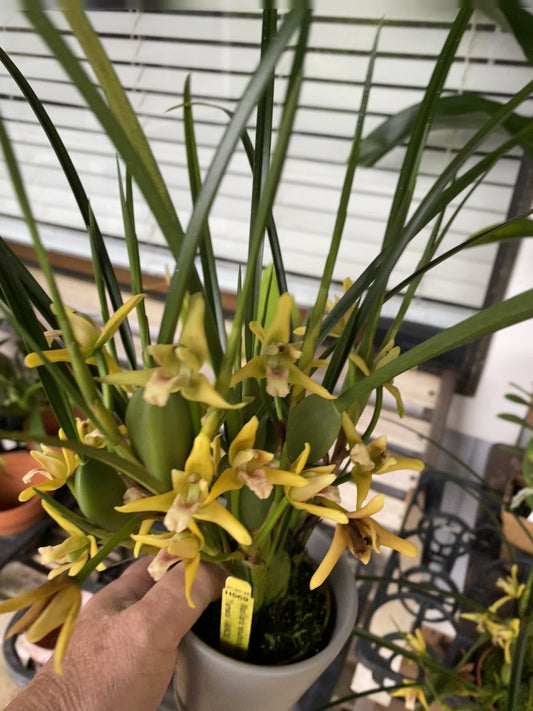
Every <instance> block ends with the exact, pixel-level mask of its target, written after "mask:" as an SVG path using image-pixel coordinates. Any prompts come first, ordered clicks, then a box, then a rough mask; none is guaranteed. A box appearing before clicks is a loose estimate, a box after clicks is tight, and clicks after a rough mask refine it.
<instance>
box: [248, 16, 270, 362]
mask: <svg viewBox="0 0 533 711" xmlns="http://www.w3.org/2000/svg"><path fill="white" fill-rule="evenodd" d="M276 24H277V10H275V9H271V8H269V9H265V10H264V11H263V25H262V32H261V56H263V55H264V54H265V52H266V51H267V50H268V46H269V44H270V42H271V41H272V38H273V37H274V35H275V34H276ZM273 109H274V72H272V74H271V77H270V81H269V82H268V84H267V85H266V87H265V91H264V93H263V96H262V97H261V99H260V100H259V102H258V104H257V120H256V129H255V149H254V162H253V166H252V199H251V204H250V228H249V236H250V239H251V236H252V234H253V231H254V225H255V220H256V216H257V208H258V205H259V201H260V200H261V193H262V191H263V188H264V184H265V181H266V176H267V173H268V167H269V164H270V151H271V139H272V113H273ZM250 247H251V245H249V246H248V250H249V251H248V262H249V257H250ZM263 249H264V240H263V239H262V240H261V251H260V254H259V256H258V258H257V259H256V260H255V264H254V266H253V269H254V274H253V282H252V286H251V288H250V298H249V299H248V300H247V303H246V310H245V320H246V322H247V323H249V322H250V321H256V320H257V318H258V304H259V291H260V287H261V272H262V268H263ZM258 346H259V341H258V339H257V337H256V336H255V335H254V334H253V333H252V331H250V330H248V329H246V330H245V332H244V352H245V356H246V358H247V360H250V359H251V358H252V357H253V356H254V355H256V352H257V350H258Z"/></svg>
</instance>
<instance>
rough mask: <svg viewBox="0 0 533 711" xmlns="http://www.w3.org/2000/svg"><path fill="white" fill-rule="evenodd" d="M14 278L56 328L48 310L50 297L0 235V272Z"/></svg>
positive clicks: (54, 318)
mask: <svg viewBox="0 0 533 711" xmlns="http://www.w3.org/2000/svg"><path fill="white" fill-rule="evenodd" d="M4 273H5V274H7V275H9V276H10V278H11V279H16V280H17V282H18V283H19V284H20V285H21V286H22V287H23V289H24V292H25V294H26V297H27V298H29V300H30V301H31V303H32V304H33V306H35V308H36V309H37V311H38V312H39V313H40V314H41V316H43V318H44V319H45V321H46V323H47V324H48V325H49V326H51V327H52V328H58V326H57V320H56V317H55V316H54V314H53V313H52V311H51V310H50V303H51V302H50V297H49V296H48V294H47V293H46V292H45V290H44V289H43V288H42V286H41V285H40V284H39V282H38V281H37V280H36V279H35V277H34V276H33V274H32V273H31V272H30V271H29V270H28V269H27V267H26V266H25V265H24V264H23V263H22V262H21V261H20V259H18V257H16V256H15V254H14V252H13V250H12V249H11V247H10V246H9V245H8V244H7V242H5V241H4V239H3V237H0V274H4Z"/></svg>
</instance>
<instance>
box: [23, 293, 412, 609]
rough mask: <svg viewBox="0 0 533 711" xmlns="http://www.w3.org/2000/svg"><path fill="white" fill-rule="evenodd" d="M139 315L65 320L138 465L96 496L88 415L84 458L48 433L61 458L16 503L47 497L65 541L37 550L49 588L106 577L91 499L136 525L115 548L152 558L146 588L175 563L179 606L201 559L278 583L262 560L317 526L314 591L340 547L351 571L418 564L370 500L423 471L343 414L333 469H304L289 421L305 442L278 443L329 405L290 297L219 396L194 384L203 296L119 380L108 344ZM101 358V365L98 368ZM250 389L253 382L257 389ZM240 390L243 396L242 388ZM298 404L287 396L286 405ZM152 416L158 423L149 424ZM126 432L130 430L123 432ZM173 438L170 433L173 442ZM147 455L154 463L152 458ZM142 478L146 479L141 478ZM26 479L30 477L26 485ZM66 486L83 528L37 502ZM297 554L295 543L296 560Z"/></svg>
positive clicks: (258, 329)
mask: <svg viewBox="0 0 533 711" xmlns="http://www.w3.org/2000/svg"><path fill="white" fill-rule="evenodd" d="M138 303H139V299H138V298H134V299H132V300H130V301H129V302H128V303H127V304H126V305H125V306H124V307H122V309H121V310H120V312H117V313H116V314H114V315H113V316H112V317H111V319H109V321H108V323H107V324H106V325H105V326H104V327H103V328H102V329H99V328H98V327H97V326H96V325H95V324H93V323H92V322H91V321H90V320H89V319H88V318H86V317H85V316H83V315H82V314H79V313H78V312H75V311H74V310H72V309H67V310H66V313H67V317H68V321H69V323H70V326H71V329H72V333H73V335H74V340H75V341H76V342H77V346H78V348H79V352H80V353H81V356H82V358H83V360H84V361H85V362H86V363H87V364H88V365H90V366H96V368H97V370H98V373H97V376H96V382H98V383H100V384H101V387H102V388H108V389H109V388H112V389H113V390H114V391H115V392H116V393H117V395H116V396H115V397H121V398H123V400H124V402H125V404H126V411H125V416H124V417H123V422H122V423H120V424H119V426H118V428H116V432H117V433H118V437H119V438H120V439H121V441H122V449H121V451H126V452H130V453H136V455H137V456H135V455H133V454H132V455H131V456H132V459H133V460H134V462H133V463H134V465H135V469H134V471H133V470H132V469H131V467H130V466H129V463H128V462H127V461H126V460H120V462H121V467H120V466H119V467H116V469H115V470H112V469H110V470H109V473H108V474H106V476H107V479H105V480H104V484H103V486H102V485H101V486H100V487H97V485H96V479H94V483H93V484H92V485H91V479H89V480H88V481H89V485H88V484H87V483H86V482H87V472H86V469H87V448H88V447H89V448H90V451H92V452H94V457H95V459H98V456H97V451H98V452H101V453H103V452H104V451H105V450H106V449H107V450H109V451H110V452H111V453H112V452H113V447H111V446H110V441H109V439H108V438H107V436H106V431H105V426H104V427H100V424H99V423H96V422H93V421H92V419H91V416H89V417H88V418H86V419H81V418H77V422H76V431H77V434H78V443H79V445H82V447H83V449H80V450H79V451H80V452H81V454H77V453H76V450H77V449H78V444H77V443H74V442H69V441H67V439H66V436H65V434H64V432H63V431H60V433H59V437H60V439H61V441H62V442H63V443H64V446H63V447H62V448H61V449H55V448H52V447H48V446H43V447H42V449H41V451H40V452H34V454H33V456H34V458H35V459H36V460H37V461H38V462H39V464H40V469H39V471H40V472H42V473H44V474H45V475H46V478H47V480H48V481H46V483H44V484H39V485H36V486H34V487H31V486H30V487H29V488H28V489H26V490H25V491H24V492H23V494H22V498H24V499H25V498H28V497H29V496H32V495H34V494H36V493H39V494H40V495H41V496H44V497H45V499H46V500H45V501H44V502H43V506H44V507H45V509H46V511H47V513H48V514H49V515H50V516H51V517H52V518H53V519H54V520H55V521H56V523H58V524H59V525H60V526H61V527H62V528H63V529H64V530H65V532H66V534H67V538H66V539H65V540H64V542H63V543H61V544H59V545H57V546H53V547H51V546H48V547H46V548H42V549H41V550H40V552H41V555H42V558H43V560H44V561H46V562H47V563H49V564H52V565H53V566H54V567H53V568H52V571H51V573H50V577H51V578H54V579H56V576H57V579H58V580H64V577H63V576H62V575H61V574H62V573H64V574H66V575H67V577H68V576H70V577H72V578H74V579H76V580H80V579H83V574H84V571H85V570H86V569H87V568H90V569H93V568H94V567H98V569H100V568H101V567H102V566H103V561H102V555H101V549H100V546H102V545H105V544H106V542H107V541H108V540H109V539H110V536H111V535H113V532H112V531H109V532H107V531H105V530H102V527H101V521H102V520H105V521H107V520H109V521H111V517H109V516H108V517H105V518H102V517H101V516H99V517H98V518H97V517H96V516H95V515H94V511H95V502H94V499H96V498H97V499H98V507H99V508H100V509H101V508H102V507H105V506H107V507H108V508H109V512H111V513H112V515H113V516H114V517H115V518H116V517H117V516H119V519H118V520H119V521H120V520H123V521H124V524H125V525H128V522H130V521H131V520H132V518H133V517H137V518H138V525H136V526H134V527H133V529H132V530H131V531H129V532H128V533H127V534H125V535H124V537H123V540H122V545H126V546H129V547H131V548H132V550H133V553H134V555H135V556H138V555H140V554H142V553H143V552H152V553H155V557H154V559H153V561H152V563H151V565H150V568H149V571H150V573H151V575H152V576H153V577H154V578H155V579H159V578H160V577H161V576H162V575H164V573H165V572H166V571H167V570H168V568H169V567H170V566H172V565H173V564H175V563H176V562H178V561H183V564H184V566H185V571H186V595H187V599H188V601H189V604H190V605H194V602H193V600H192V596H191V587H192V584H193V581H194V577H195V575H196V571H197V569H198V565H199V563H200V561H201V560H202V559H203V560H208V561H213V562H216V563H218V564H221V565H224V566H225V567H226V568H227V569H228V570H229V571H232V570H235V569H237V567H239V570H240V571H242V570H243V567H244V570H246V567H247V566H252V567H257V566H263V568H264V574H263V576H262V577H263V580H267V579H268V576H269V575H274V576H278V577H279V576H280V575H282V571H280V570H276V569H275V567H274V570H272V569H271V567H272V564H269V561H272V560H274V559H275V556H274V552H275V550H276V549H280V550H281V549H284V547H286V545H287V541H288V540H291V544H292V545H293V546H294V544H295V540H297V536H298V535H299V534H298V532H299V531H302V530H305V528H306V527H308V526H306V525H304V524H305V522H312V523H313V524H314V523H317V522H318V521H320V520H325V521H329V522H330V523H331V524H333V525H334V532H333V538H332V542H331V546H330V549H329V551H328V552H327V554H326V555H325V557H324V559H323V560H322V562H321V563H320V564H319V566H318V568H317V570H316V572H315V573H314V575H313V577H312V579H311V582H310V587H311V589H314V588H316V587H318V586H320V585H321V584H322V583H323V582H324V581H325V580H326V578H327V577H328V575H329V573H330V572H331V571H332V569H333V567H334V565H335V563H336V562H337V560H338V559H339V557H340V556H341V554H342V552H343V551H344V550H346V549H347V550H348V551H349V552H350V553H351V554H352V555H353V556H355V557H356V558H358V559H359V560H360V561H361V562H362V563H368V561H369V560H370V557H371V554H372V553H373V552H374V553H379V552H380V550H381V548H382V547H383V546H384V547H388V548H392V549H394V550H397V551H399V552H401V553H403V554H405V555H408V556H415V555H416V553H417V551H416V548H415V546H414V545H413V544H412V543H410V542H408V541H404V540H402V539H401V538H399V537H398V536H396V535H394V534H393V533H391V532H390V531H387V530H386V529H385V528H383V527H382V526H381V525H380V524H378V523H377V522H376V521H375V520H374V519H373V516H374V515H375V514H376V513H378V512H379V511H380V510H381V509H382V508H383V505H384V497H383V496H382V495H378V496H374V497H373V498H371V499H370V500H367V498H368V493H369V489H370V484H371V481H372V477H373V476H374V475H379V474H382V473H384V472H390V471H394V470H396V469H405V468H414V469H420V468H421V467H422V463H421V462H419V461H418V460H412V459H406V458H402V457H395V456H393V455H391V454H389V453H388V451H387V449H386V441H385V438H384V437H379V438H377V439H375V440H374V441H370V442H368V441H367V442H365V441H363V440H362V439H361V437H360V435H359V434H358V433H357V430H356V427H355V425H354V423H353V421H352V420H351V418H350V416H349V414H348V412H347V411H345V412H343V413H339V416H338V426H337V428H336V431H335V433H334V437H332V439H331V442H329V448H330V449H332V450H335V452H336V453H335V457H332V458H331V461H329V460H328V455H326V456H325V457H323V458H322V460H321V461H310V455H311V452H312V444H313V438H314V437H315V436H316V435H315V432H314V431H313V429H312V426H311V425H310V423H308V422H306V421H305V419H306V418H303V421H302V420H301V419H300V418H296V422H297V425H298V426H299V427H300V429H301V431H302V432H303V435H302V436H301V437H300V444H299V445H298V447H297V455H296V456H293V458H292V460H291V459H290V458H289V455H288V452H287V447H286V445H285V440H284V437H285V436H286V433H287V429H288V428H290V426H291V417H293V420H292V422H294V412H293V411H294V408H295V406H296V405H297V404H298V402H301V401H302V400H303V399H305V394H306V392H309V393H311V394H312V396H313V397H316V398H317V401H316V402H317V406H320V405H319V404H320V402H333V403H334V401H335V395H334V394H331V393H330V392H329V391H328V390H326V389H325V388H324V387H323V386H322V385H321V384H320V383H319V382H317V381H316V380H315V379H314V378H313V377H312V369H316V368H317V367H318V366H320V365H324V364H327V360H324V359H322V360H320V361H318V360H314V361H311V363H310V365H309V367H308V368H307V369H306V370H305V371H304V370H302V369H301V368H300V367H299V361H300V359H301V356H302V350H301V344H300V343H297V342H294V341H292V340H291V331H292V329H291V318H292V313H293V300H292V297H291V296H290V295H289V294H282V295H281V296H280V297H279V299H278V300H277V304H276V308H275V311H274V313H273V315H272V319H271V322H270V324H267V325H266V326H263V325H260V324H259V323H257V322H253V323H251V324H250V332H251V333H252V334H254V335H255V336H256V338H257V347H258V348H257V354H256V355H254V356H252V357H251V359H249V360H248V361H247V362H244V363H242V364H241V365H240V367H238V368H237V369H236V370H235V372H234V373H233V375H232V377H231V379H230V383H229V389H228V390H227V391H226V392H220V389H219V390H217V384H216V383H215V384H212V383H210V382H209V379H208V377H207V375H205V374H204V373H203V372H201V370H202V368H203V365H204V363H205V361H206V359H207V354H208V347H207V339H206V334H205V330H204V319H205V304H204V301H203V298H202V296H201V294H200V293H196V294H194V295H192V296H191V298H190V299H189V307H188V310H187V313H186V315H185V318H184V323H183V328H182V330H181V334H180V337H179V340H178V342H177V344H176V345H171V344H169V345H166V344H161V345H153V346H149V347H148V348H147V353H146V356H147V359H146V360H145V363H150V361H151V362H152V363H153V365H150V364H149V365H148V367H145V368H144V369H142V370H122V369H121V368H120V366H119V365H118V363H117V362H116V361H115V360H114V359H113V358H112V356H111V355H110V354H109V353H108V351H107V350H106V344H108V343H109V341H110V338H111V337H112V335H113V334H114V333H115V332H116V330H117V329H118V328H119V326H120V323H121V322H122V321H123V320H124V319H125V318H126V316H127V314H128V313H129V312H130V310H131V309H132V308H134V307H135V306H136V305H137V304H138ZM60 335H61V333H60V332H57V331H56V332H54V333H53V334H50V333H49V334H48V336H49V337H54V338H57V337H58V336H60ZM102 353H104V354H105V357H100V356H99V354H102ZM73 358H74V356H73V354H72V351H71V350H69V349H68V348H52V349H51V350H48V351H45V352H43V353H40V354H37V353H35V354H31V355H29V356H28V357H27V363H28V365H30V366H38V365H40V364H42V363H43V362H45V361H48V362H49V363H55V362H61V363H70V362H72V361H73ZM357 367H362V366H361V365H360V364H359V366H357ZM251 383H255V386H254V387H255V391H254V389H253V388H252V387H251ZM245 384H249V385H248V387H247V388H246V390H243V385H245ZM391 386H392V384H391ZM132 390H133V393H132ZM135 392H137V395H135ZM139 392H140V393H142V397H140V396H139ZM295 393H298V397H297V398H296V397H294V401H293V402H291V400H292V396H293V395H294V394H295ZM239 398H240V401H239ZM236 400H237V401H236ZM108 401H110V400H108ZM130 406H131V407H130ZM176 407H177V408H178V409H177V410H176V412H174V408H176ZM128 408H130V410H129V411H128ZM158 413H163V415H164V418H165V419H164V420H161V419H160V418H159V419H158V417H159V416H158ZM174 415H176V417H175V418H174ZM115 417H116V415H115ZM173 418H174V419H173ZM124 422H128V423H129V427H128V428H126V426H125V424H124ZM156 422H157V423H158V424H157V425H156V424H154V423H156ZM239 423H241V424H240V426H239ZM292 426H293V427H294V425H292ZM171 427H175V429H173V431H170V428H171ZM185 432H192V436H191V438H190V446H187V448H186V449H185V451H184V450H183V447H182V446H180V445H179V443H180V440H182V441H183V440H185V439H186V438H187V437H186V435H185ZM318 436H320V432H319V431H318ZM115 441H116V440H115ZM70 447H72V449H71V448H70ZM149 451H150V452H152V453H153V456H155V457H156V460H155V459H154V458H153V457H152V458H150V456H149V455H148V452H149ZM154 461H155V462H156V464H157V466H154ZM161 462H164V466H163V469H164V471H161V467H160V466H159V464H160V463H161ZM102 466H104V465H102ZM143 467H144V468H145V469H146V472H147V475H146V477H144V478H143V475H142V471H143ZM346 467H347V468H348V472H349V476H350V478H351V479H352V481H353V482H354V484H355V487H354V501H353V507H352V508H351V509H345V508H343V506H342V505H341V504H340V497H339V493H338V484H339V482H340V481H341V480H342V477H343V476H344V478H345V472H346ZM139 470H140V471H141V474H139ZM32 476H33V474H32V472H30V473H29V474H28V477H27V480H28V483H31V479H32ZM93 476H95V475H94V474H93ZM168 483H170V486H169V485H168ZM65 484H69V485H70V486H71V488H72V490H73V492H74V493H75V495H76V497H77V499H78V504H79V507H80V509H81V513H82V514H84V516H85V519H84V518H80V517H77V516H75V517H74V518H73V515H72V514H69V512H68V511H64V510H62V509H61V507H60V506H59V505H58V504H56V503H55V502H54V500H53V499H52V498H49V497H46V493H47V492H52V491H53V490H55V489H57V488H59V487H61V486H63V485H65ZM120 487H121V488H120ZM117 491H119V492H120V497H119V498H118V499H117V497H116V495H115V494H116V492H117ZM245 492H247V493H245ZM355 492H357V493H355ZM245 497H246V498H245ZM109 512H108V513H109ZM113 512H114V513H113ZM121 516H122V518H120V517H121ZM113 520H115V519H113ZM115 535H116V534H115ZM304 544H305V539H303V538H302V540H301V542H300V549H303V546H304ZM283 574H286V573H283ZM258 585H259V583H258V582H257V580H256V581H255V590H254V594H255V595H256V596H257V599H260V600H262V599H264V598H265V594H266V593H265V591H264V590H259V589H257V586H258ZM66 589H67V590H71V588H70V587H68V588H66ZM265 590H266V587H265ZM65 594H66V593H65ZM69 594H70V593H69ZM54 599H55V598H54ZM48 607H49V609H50V611H49V612H48V613H47V612H46V609H48ZM48 607H47V608H45V610H44V612H43V613H42V614H43V615H45V618H46V616H47V615H48V614H50V615H52V613H54V619H56V617H57V616H56V614H55V607H56V605H55V604H54V605H52V604H51V603H50V605H49V606H48ZM61 609H63V608H62V607H61ZM73 614H74V612H73V607H69V609H68V613H67V614H66V615H65V623H66V622H68V621H69V620H70V617H71V616H72V615H73Z"/></svg>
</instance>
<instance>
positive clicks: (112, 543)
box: [74, 515, 143, 583]
mask: <svg viewBox="0 0 533 711" xmlns="http://www.w3.org/2000/svg"><path fill="white" fill-rule="evenodd" d="M142 520H143V516H142V515H139V516H135V518H132V519H130V520H129V521H128V522H127V523H125V524H124V526H122V528H120V529H119V530H118V531H117V532H116V533H115V534H114V535H113V536H111V538H109V539H108V540H107V542H106V543H104V545H103V546H102V547H101V548H100V550H99V551H98V553H97V554H96V555H95V556H94V558H91V559H90V560H89V561H87V563H86V564H85V565H84V566H83V568H82V569H81V570H80V572H79V573H78V574H77V575H75V576H74V577H75V578H76V580H77V581H78V582H79V583H83V581H84V580H86V579H87V578H88V577H89V575H90V574H91V573H92V572H93V570H96V566H97V565H99V564H100V563H101V562H102V561H103V560H104V558H105V557H106V556H107V555H109V553H111V551H113V550H114V549H115V548H116V547H117V546H120V545H121V544H122V542H123V541H124V539H126V538H129V535H130V533H132V532H133V531H134V530H135V529H136V528H137V526H139V525H140V524H141V522H142Z"/></svg>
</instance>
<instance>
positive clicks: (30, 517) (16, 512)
mask: <svg viewBox="0 0 533 711" xmlns="http://www.w3.org/2000/svg"><path fill="white" fill-rule="evenodd" d="M36 466H37V462H36V461H35V459H34V458H33V457H32V456H31V455H30V453H29V452H26V451H22V450H20V451H17V452H6V453H5V454H2V455H1V457H0V536H10V535H12V534H13V533H20V532H21V531H24V530H25V529H27V528H29V527H30V526H33V524H34V523H36V522H37V521H39V520H40V519H41V518H43V517H44V510H43V508H42V506H41V500H40V498H39V497H38V496H33V497H32V498H31V499H29V501H25V502H24V503H22V502H20V501H19V500H18V496H19V494H20V492H21V491H23V489H26V488H27V487H28V484H25V483H24V481H23V480H22V479H23V477H24V475H25V474H27V472H28V471H30V469H34V468H35V467H36ZM32 481H33V483H34V484H39V483H43V482H44V481H46V478H45V477H44V476H40V475H36V476H35V477H34V478H33V480H32Z"/></svg>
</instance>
